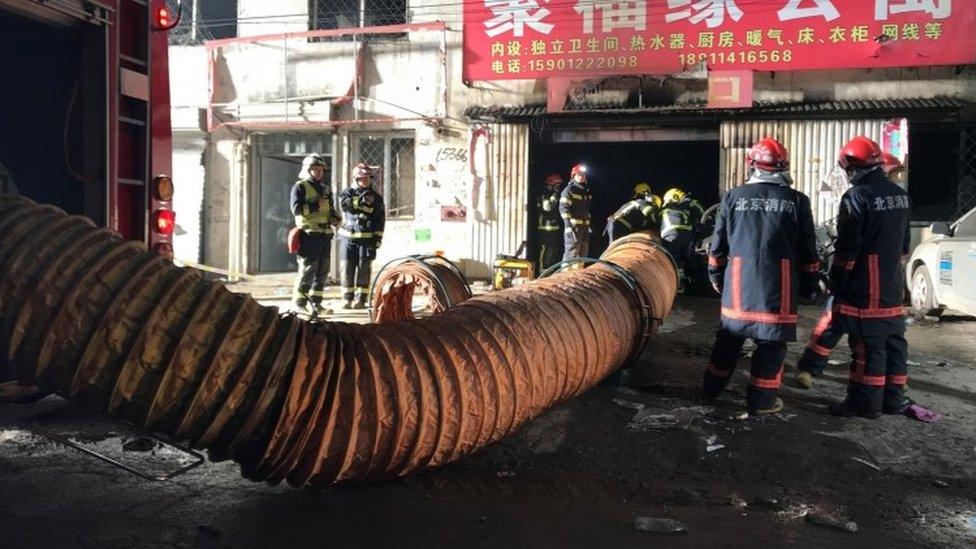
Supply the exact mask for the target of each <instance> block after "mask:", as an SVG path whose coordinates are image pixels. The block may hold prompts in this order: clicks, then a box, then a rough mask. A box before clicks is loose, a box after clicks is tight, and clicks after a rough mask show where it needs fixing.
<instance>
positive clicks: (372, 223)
mask: <svg viewBox="0 0 976 549" xmlns="http://www.w3.org/2000/svg"><path fill="white" fill-rule="evenodd" d="M339 209H340V210H342V227H340V228H339V237H340V238H343V239H345V240H352V241H356V242H358V243H361V244H367V243H373V242H378V241H380V240H382V239H383V227H384V225H385V224H386V210H385V209H384V205H383V197H382V196H380V195H379V193H377V192H376V191H374V190H373V188H372V187H366V188H362V187H358V186H354V187H349V188H348V189H343V191H342V192H341V193H339Z"/></svg>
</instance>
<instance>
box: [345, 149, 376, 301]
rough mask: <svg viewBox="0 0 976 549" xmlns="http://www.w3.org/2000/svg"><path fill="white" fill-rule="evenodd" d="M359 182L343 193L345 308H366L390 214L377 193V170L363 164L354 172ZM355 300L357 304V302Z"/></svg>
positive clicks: (356, 181) (354, 177)
mask: <svg viewBox="0 0 976 549" xmlns="http://www.w3.org/2000/svg"><path fill="white" fill-rule="evenodd" d="M353 179H354V181H355V183H354V184H353V186H352V187H349V188H348V189H345V190H343V191H342V192H341V193H339V209H341V210H342V227H340V228H339V238H340V239H341V240H342V247H341V249H340V254H339V258H340V259H341V261H342V299H343V305H342V308H343V309H365V308H366V297H367V295H366V294H368V293H369V284H370V274H371V272H370V271H371V267H372V261H373V260H374V259H376V250H377V249H379V247H380V244H381V243H382V241H383V226H384V224H385V223H386V211H385V210H384V207H383V197H382V196H380V195H379V193H377V192H376V191H374V190H373V169H372V168H371V167H369V166H367V165H366V164H359V165H358V166H356V168H355V169H354V170H353ZM353 298H355V303H354V302H353Z"/></svg>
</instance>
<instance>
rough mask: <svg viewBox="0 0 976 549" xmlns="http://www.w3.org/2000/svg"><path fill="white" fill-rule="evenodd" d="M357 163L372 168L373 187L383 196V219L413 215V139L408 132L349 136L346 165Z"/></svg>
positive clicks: (414, 172) (410, 216) (414, 171)
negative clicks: (374, 172)
mask: <svg viewBox="0 0 976 549" xmlns="http://www.w3.org/2000/svg"><path fill="white" fill-rule="evenodd" d="M360 162H363V163H366V164H369V165H370V166H372V167H373V168H374V169H376V176H375V178H374V179H373V188H375V189H376V191H377V192H378V193H380V194H382V195H383V202H384V205H385V206H386V217H387V219H401V218H412V217H413V216H414V202H415V196H414V189H415V185H414V180H415V176H416V166H415V163H414V138H413V136H412V135H410V134H400V133H394V134H366V135H363V134H359V135H355V136H354V138H353V151H352V158H350V161H349V164H350V167H352V166H355V165H356V164H359V163H360Z"/></svg>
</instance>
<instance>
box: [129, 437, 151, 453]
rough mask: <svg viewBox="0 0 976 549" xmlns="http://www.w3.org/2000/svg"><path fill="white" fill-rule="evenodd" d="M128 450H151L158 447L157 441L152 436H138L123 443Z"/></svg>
mask: <svg viewBox="0 0 976 549" xmlns="http://www.w3.org/2000/svg"><path fill="white" fill-rule="evenodd" d="M122 449H123V450H125V451H126V452H151V451H153V450H155V449H156V441H154V440H153V439H151V438H146V437H138V438H134V439H132V440H130V441H128V442H126V443H125V444H123V445H122Z"/></svg>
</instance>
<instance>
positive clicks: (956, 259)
mask: <svg viewBox="0 0 976 549" xmlns="http://www.w3.org/2000/svg"><path fill="white" fill-rule="evenodd" d="M931 230H932V234H931V236H929V237H928V238H926V239H925V240H923V241H922V243H921V244H919V245H918V246H916V247H915V250H914V251H913V252H912V256H911V258H910V259H909V260H908V263H907V265H906V266H905V276H906V278H905V280H907V281H908V287H909V288H910V290H911V302H912V313H914V314H915V316H917V317H921V316H924V315H934V316H938V315H940V314H942V311H943V310H945V309H953V310H956V311H960V312H963V313H965V314H967V315H972V316H976V208H973V209H972V210H970V211H969V212H967V213H966V214H965V215H963V216H962V217H960V218H959V220H958V221H956V222H955V223H953V224H952V225H951V226H950V225H949V224H948V223H941V222H940V223H933V224H932V227H931Z"/></svg>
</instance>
